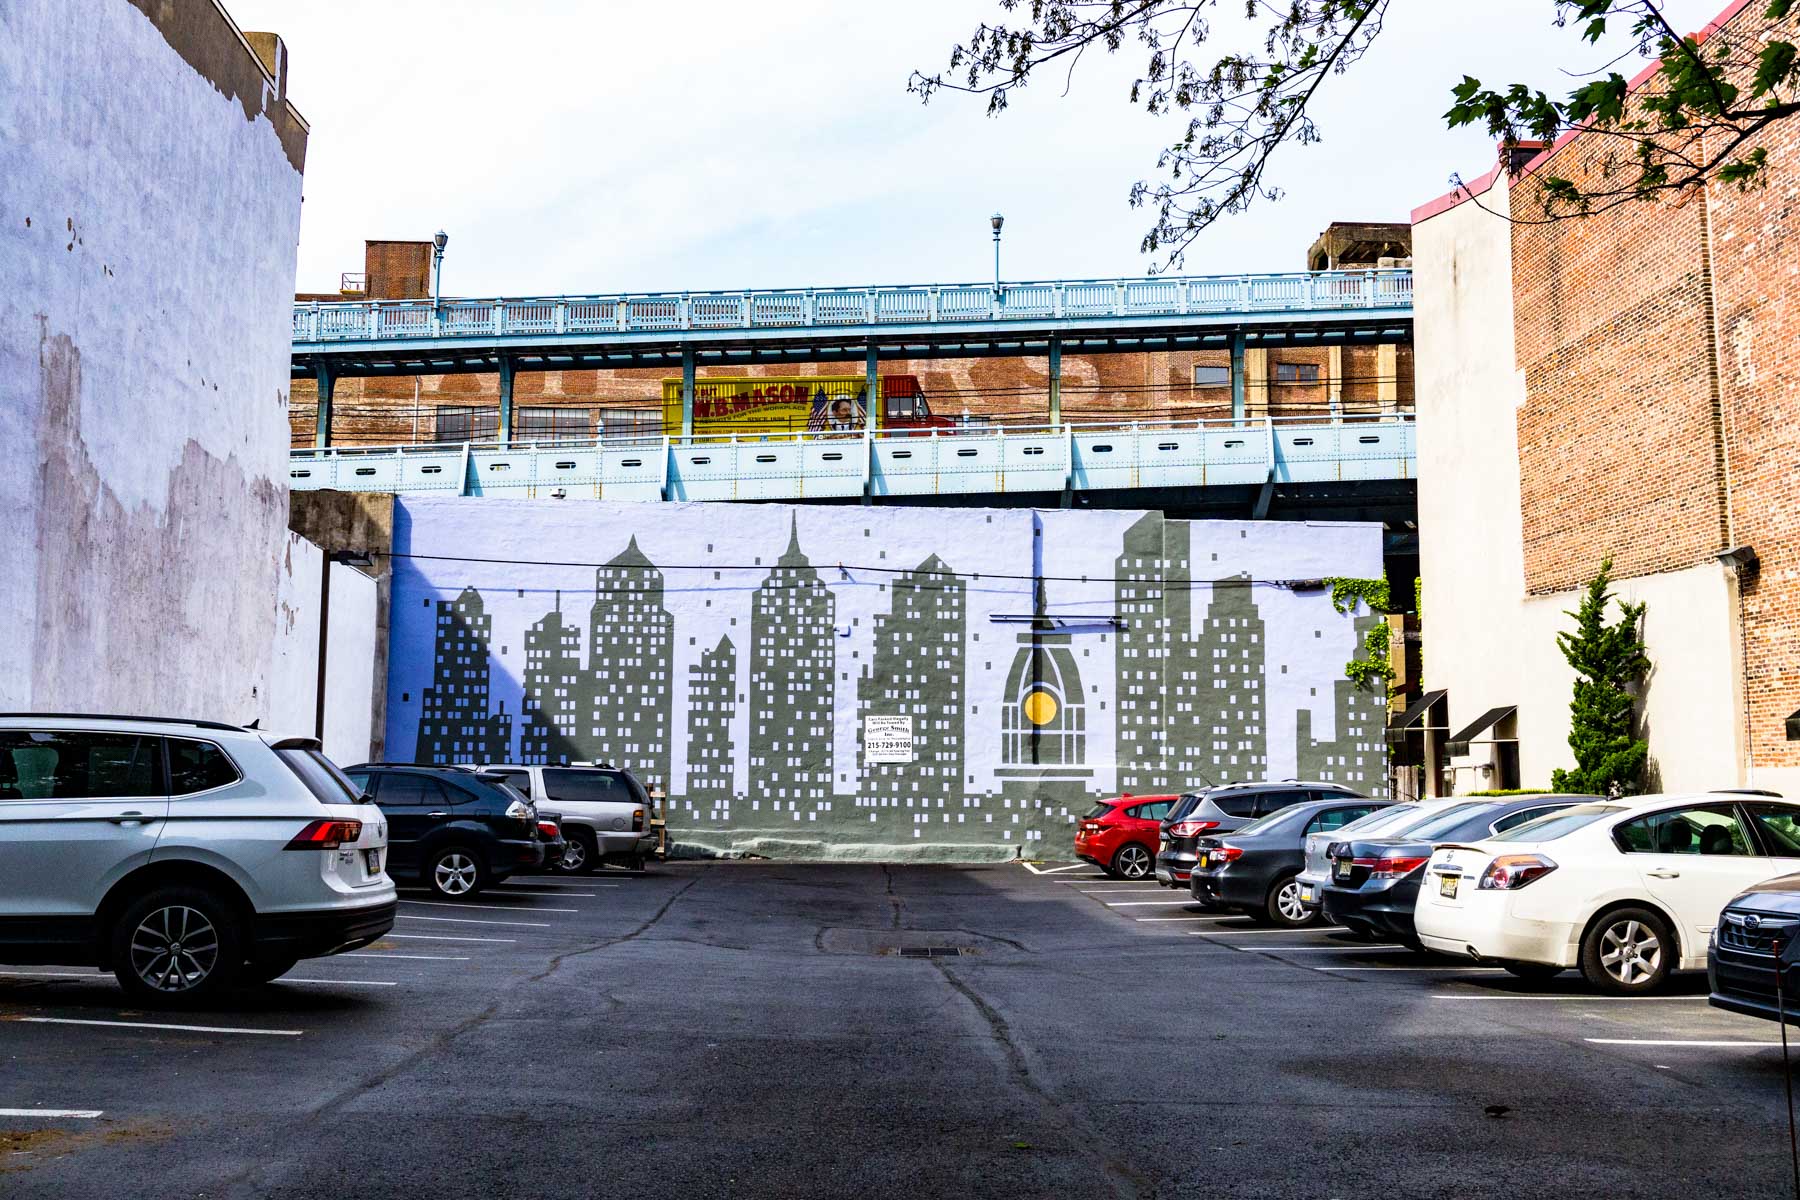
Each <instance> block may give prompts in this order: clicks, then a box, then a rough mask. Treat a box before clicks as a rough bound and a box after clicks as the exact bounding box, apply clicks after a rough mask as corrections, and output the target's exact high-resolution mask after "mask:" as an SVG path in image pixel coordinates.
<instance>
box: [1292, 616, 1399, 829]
mask: <svg viewBox="0 0 1800 1200" xmlns="http://www.w3.org/2000/svg"><path fill="white" fill-rule="evenodd" d="M1382 620H1386V618H1385V617H1382V616H1380V615H1373V614H1368V613H1365V614H1363V615H1362V616H1359V617H1357V618H1356V619H1355V621H1354V622H1353V624H1354V626H1355V628H1356V644H1357V645H1358V646H1361V645H1362V640H1363V638H1364V637H1365V636H1366V635H1367V634H1368V632H1369V630H1370V629H1371V628H1372V627H1373V626H1374V624H1375V622H1376V621H1382ZM1384 690H1385V689H1382V688H1380V686H1379V685H1377V687H1376V688H1374V689H1371V688H1363V687H1358V686H1357V685H1356V684H1354V683H1352V682H1351V681H1350V680H1348V679H1339V680H1336V681H1335V682H1334V683H1333V684H1332V686H1331V692H1332V701H1333V707H1334V708H1335V709H1336V717H1337V721H1336V727H1335V729H1334V730H1333V732H1334V733H1335V734H1336V736H1335V737H1333V738H1332V740H1331V741H1328V742H1319V741H1315V740H1314V738H1315V734H1314V732H1313V720H1312V710H1311V709H1307V708H1302V709H1300V710H1299V712H1298V713H1297V714H1295V718H1294V723H1295V737H1294V747H1295V751H1296V753H1297V757H1298V758H1299V764H1300V765H1299V777H1300V778H1301V779H1316V780H1319V781H1320V782H1322V783H1341V784H1343V785H1344V786H1345V787H1348V788H1354V789H1355V790H1357V791H1359V792H1361V793H1362V794H1363V795H1365V796H1386V795H1387V794H1388V777H1387V743H1386V742H1385V740H1384V737H1385V733H1386V729H1387V703H1386V697H1385V696H1384V694H1383V691H1384Z"/></svg>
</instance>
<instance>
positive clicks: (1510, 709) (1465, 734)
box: [1445, 704, 1519, 758]
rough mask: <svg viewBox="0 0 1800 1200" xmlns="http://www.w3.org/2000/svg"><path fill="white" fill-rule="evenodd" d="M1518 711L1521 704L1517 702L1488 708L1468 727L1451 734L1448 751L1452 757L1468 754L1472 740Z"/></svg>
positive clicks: (1446, 748)
mask: <svg viewBox="0 0 1800 1200" xmlns="http://www.w3.org/2000/svg"><path fill="white" fill-rule="evenodd" d="M1518 711H1519V706H1518V705H1516V704H1503V705H1501V706H1500V707H1499V708H1490V709H1488V710H1487V711H1486V712H1484V713H1482V714H1481V715H1480V716H1479V717H1476V718H1475V719H1474V720H1473V721H1471V722H1470V723H1469V725H1468V727H1467V728H1465V729H1460V730H1458V731H1457V732H1456V733H1455V734H1454V735H1452V736H1451V738H1450V744H1449V745H1448V746H1446V747H1445V750H1446V752H1447V753H1448V754H1449V755H1450V756H1451V757H1452V758H1454V757H1456V756H1457V755H1459V754H1467V753H1468V752H1469V743H1470V742H1472V741H1474V740H1475V739H1476V738H1478V737H1480V736H1481V735H1482V734H1484V733H1486V732H1487V731H1488V730H1490V729H1492V728H1493V727H1494V726H1496V725H1498V724H1499V723H1500V722H1502V721H1504V720H1506V718H1508V717H1510V716H1512V715H1513V714H1514V713H1516V712H1518Z"/></svg>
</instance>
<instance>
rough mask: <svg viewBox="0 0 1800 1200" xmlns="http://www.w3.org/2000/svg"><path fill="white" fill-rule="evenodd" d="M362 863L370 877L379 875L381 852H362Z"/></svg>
mask: <svg viewBox="0 0 1800 1200" xmlns="http://www.w3.org/2000/svg"><path fill="white" fill-rule="evenodd" d="M363 862H364V864H365V865H366V866H367V868H368V872H369V874H371V875H379V874H381V851H379V850H364V851H363Z"/></svg>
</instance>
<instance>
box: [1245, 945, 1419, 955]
mask: <svg viewBox="0 0 1800 1200" xmlns="http://www.w3.org/2000/svg"><path fill="white" fill-rule="evenodd" d="M1228 948H1229V949H1232V950H1262V951H1266V952H1267V953H1269V954H1393V953H1394V952H1395V951H1398V950H1403V949H1404V947H1401V946H1231V947H1228ZM1405 953H1406V956H1407V957H1408V958H1411V957H1413V954H1412V951H1410V950H1406V951H1405Z"/></svg>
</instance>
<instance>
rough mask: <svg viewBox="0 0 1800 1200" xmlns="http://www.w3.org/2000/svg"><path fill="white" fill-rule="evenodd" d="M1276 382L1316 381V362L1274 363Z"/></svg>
mask: <svg viewBox="0 0 1800 1200" xmlns="http://www.w3.org/2000/svg"><path fill="white" fill-rule="evenodd" d="M1275 382H1276V383H1317V382H1319V364H1318V363H1284V362H1278V363H1276V364H1275Z"/></svg>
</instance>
